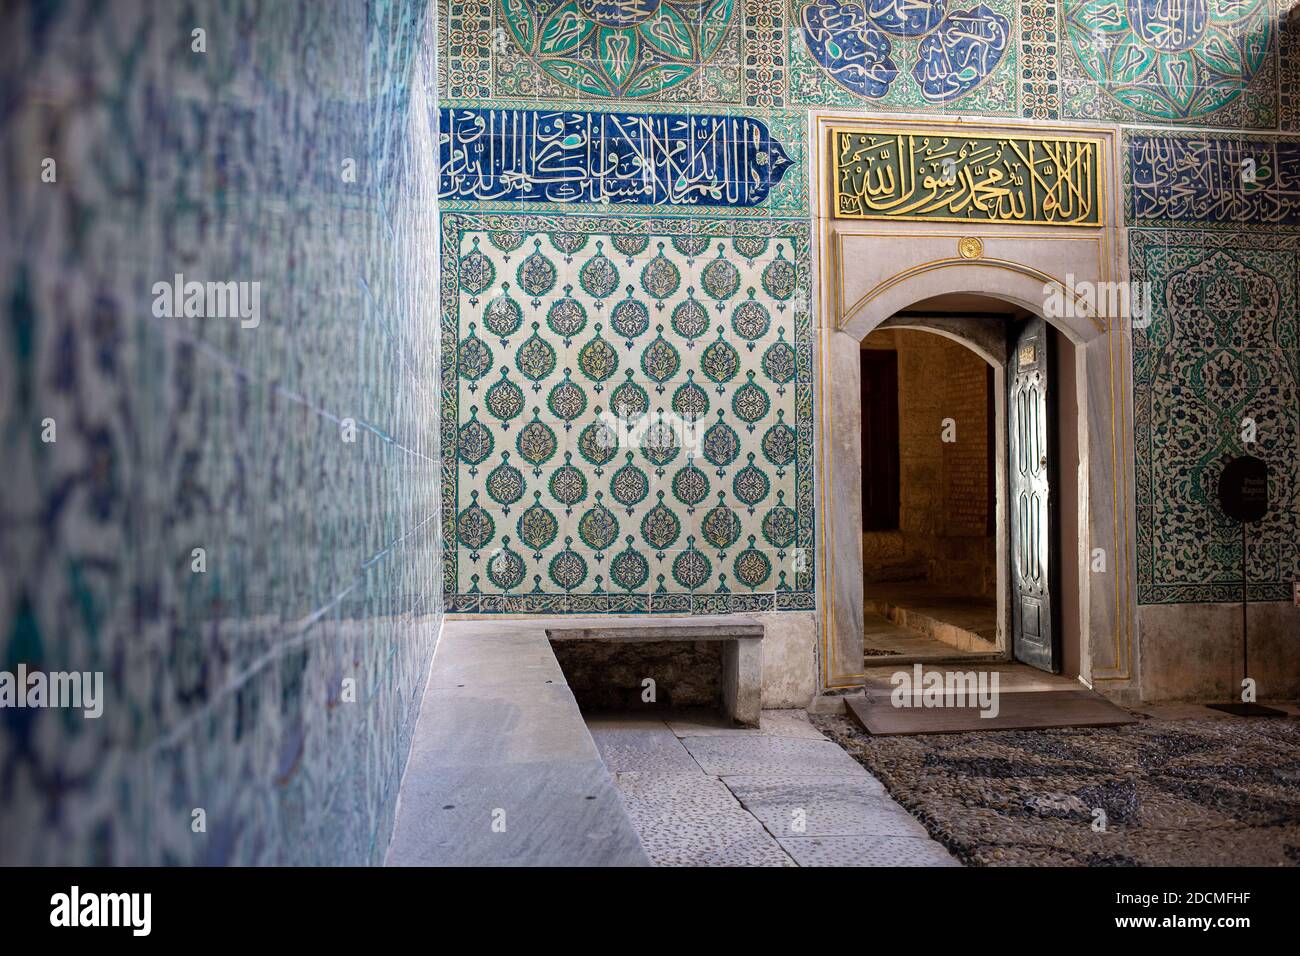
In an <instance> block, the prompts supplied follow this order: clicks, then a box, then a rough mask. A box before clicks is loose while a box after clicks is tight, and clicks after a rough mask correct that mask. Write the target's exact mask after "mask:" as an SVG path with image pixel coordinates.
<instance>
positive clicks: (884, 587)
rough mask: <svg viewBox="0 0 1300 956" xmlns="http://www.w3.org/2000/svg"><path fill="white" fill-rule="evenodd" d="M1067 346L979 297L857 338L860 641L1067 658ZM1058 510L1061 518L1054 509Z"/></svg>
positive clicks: (1073, 492)
mask: <svg viewBox="0 0 1300 956" xmlns="http://www.w3.org/2000/svg"><path fill="white" fill-rule="evenodd" d="M1076 358H1077V354H1076V352H1075V350H1074V348H1073V346H1072V344H1071V343H1070V341H1069V340H1068V339H1067V338H1066V337H1065V336H1063V335H1060V334H1059V333H1058V332H1057V331H1056V330H1055V329H1053V328H1052V327H1051V326H1050V325H1049V324H1048V323H1046V322H1045V321H1044V320H1043V319H1041V318H1039V317H1037V316H1034V315H1031V314H1030V313H1028V312H1025V311H1024V310H1023V309H1019V308H1017V307H1015V306H1013V305H1010V304H1009V303H1004V302H999V301H997V300H993V299H989V298H986V297H982V296H973V295H947V296H939V297H935V298H932V299H927V300H923V301H921V302H918V303H917V304H916V305H914V306H912V307H911V308H909V309H907V310H905V311H902V312H899V313H897V314H896V315H894V316H893V317H891V318H890V319H888V320H886V321H885V322H883V323H881V325H880V326H878V327H877V328H876V329H875V330H873V331H872V332H871V333H870V334H868V335H867V336H866V337H865V338H864V339H862V340H861V369H860V370H861V388H862V419H861V421H862V445H861V448H862V458H861V461H862V558H863V561H862V567H863V613H864V626H863V656H864V665H865V666H866V667H868V668H870V667H872V666H879V665H881V664H894V663H903V662H908V661H922V662H926V661H930V662H936V661H943V660H949V659H953V660H959V661H960V660H965V661H971V660H986V661H990V660H1015V661H1019V662H1022V663H1026V664H1030V665H1031V666H1033V667H1035V668H1038V669H1039V670H1045V671H1049V672H1053V673H1062V674H1065V675H1067V676H1071V677H1074V676H1077V675H1078V673H1079V634H1080V631H1079V627H1078V617H1079V594H1078V591H1077V589H1076V588H1072V587H1070V588H1063V587H1061V586H1060V581H1062V580H1065V581H1075V580H1077V576H1078V574H1079V571H1080V566H1079V547H1080V538H1079V534H1078V527H1077V517H1078V507H1079V487H1078V480H1077V476H1078V471H1079V462H1080V456H1079V434H1080V432H1079V408H1078V403H1077V400H1076V398H1075V395H1076V390H1077V378H1076V376H1077V369H1076V368H1075V362H1076ZM1063 515H1071V516H1073V517H1074V518H1075V519H1076V520H1075V521H1073V522H1071V521H1064V520H1062V516H1063Z"/></svg>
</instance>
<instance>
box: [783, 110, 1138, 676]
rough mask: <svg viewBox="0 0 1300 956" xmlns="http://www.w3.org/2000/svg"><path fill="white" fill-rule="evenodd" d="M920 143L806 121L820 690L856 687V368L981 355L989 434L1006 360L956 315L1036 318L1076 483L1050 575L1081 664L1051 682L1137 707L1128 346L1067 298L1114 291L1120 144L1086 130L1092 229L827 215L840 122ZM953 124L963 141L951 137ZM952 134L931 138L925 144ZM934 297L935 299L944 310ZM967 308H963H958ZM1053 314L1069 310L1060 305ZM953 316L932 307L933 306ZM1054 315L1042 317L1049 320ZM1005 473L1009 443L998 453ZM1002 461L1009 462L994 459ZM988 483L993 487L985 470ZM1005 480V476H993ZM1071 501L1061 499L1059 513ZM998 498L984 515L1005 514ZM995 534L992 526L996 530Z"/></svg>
mask: <svg viewBox="0 0 1300 956" xmlns="http://www.w3.org/2000/svg"><path fill="white" fill-rule="evenodd" d="M872 124H879V125H880V126H881V127H882V128H883V127H888V128H889V129H890V130H900V129H906V130H923V131H925V132H929V131H930V125H931V124H929V123H927V122H926V121H924V120H920V119H907V118H898V117H891V118H888V122H886V121H885V120H879V119H875V118H871V117H864V116H861V115H846V114H836V113H834V112H830V111H827V112H824V113H820V114H817V115H816V116H815V119H814V136H813V151H812V152H813V155H812V157H811V159H812V164H811V168H812V169H813V170H814V171H815V174H814V175H811V176H810V177H809V193H810V196H809V198H810V203H811V205H812V207H813V208H814V209H816V210H818V213H817V215H816V216H815V223H816V230H817V242H816V244H815V257H814V270H815V274H816V276H817V280H816V285H815V287H814V288H813V289H811V290H810V291H811V292H812V304H813V307H814V309H813V314H814V316H815V320H814V324H815V325H816V327H817V328H818V329H819V332H820V334H819V338H818V347H817V351H816V356H815V360H816V364H817V368H816V383H815V389H814V393H813V397H812V400H813V401H815V402H816V406H817V412H816V418H817V427H816V431H815V434H814V441H815V444H816V449H817V456H816V468H817V475H816V485H817V495H816V503H815V505H816V509H817V515H818V517H817V535H818V538H817V560H818V565H817V580H818V602H817V609H818V621H817V624H818V628H819V637H818V658H819V670H820V681H821V686H822V688H823V689H825V690H837V689H846V688H853V687H860V686H862V685H863V682H864V680H865V676H866V675H865V673H864V671H865V667H864V641H863V638H864V633H863V632H864V628H863V623H864V613H865V607H864V600H863V582H864V562H863V557H864V555H863V545H862V528H863V513H862V470H861V469H862V395H861V387H862V382H861V374H862V372H861V365H860V353H861V348H862V343H863V342H864V340H865V339H866V338H867V337H868V336H869V335H870V334H871V333H872V332H873V331H875V330H876V329H877V328H884V327H891V326H892V327H894V328H901V327H904V326H906V325H909V324H910V325H916V326H918V327H922V328H923V329H924V331H926V332H927V333H929V334H931V335H936V334H937V335H942V336H947V337H949V338H955V339H958V340H961V341H962V342H963V345H966V346H969V347H971V348H975V349H976V350H977V351H979V350H981V349H983V351H984V352H987V353H988V356H986V358H988V357H989V356H992V358H991V359H990V361H991V362H992V363H994V364H996V365H998V366H999V367H997V368H995V369H994V374H995V377H996V379H997V383H996V385H995V387H994V389H993V391H994V398H995V402H997V403H1000V404H999V407H998V409H997V421H998V422H1004V421H1005V419H1006V408H1005V404H1006V401H1007V395H1008V393H1007V381H1008V374H1009V372H1010V371H1011V370H1010V369H1009V368H1008V364H1007V359H1008V356H1007V352H1006V349H1007V345H1006V342H1005V339H1003V338H1002V337H1001V336H999V337H997V338H996V342H997V343H998V344H997V345H996V346H993V345H991V342H990V340H989V339H988V337H987V336H986V335H984V332H987V331H988V330H987V329H985V330H984V332H981V331H980V329H979V328H978V323H974V324H973V323H972V322H971V321H969V318H968V317H967V318H963V317H960V316H954V315H953V312H954V311H957V310H956V308H955V306H956V304H957V303H961V309H964V310H966V311H967V312H968V313H980V312H983V313H995V314H997V315H999V316H1001V317H1002V318H1000V320H999V321H1001V322H1003V323H1005V322H1006V316H1007V315H1009V314H1013V315H1014V316H1016V317H1018V318H1024V317H1029V316H1035V317H1037V318H1038V319H1040V320H1046V321H1047V322H1048V323H1049V324H1050V325H1051V327H1052V329H1053V330H1054V332H1053V333H1052V334H1053V335H1054V336H1055V339H1056V341H1058V342H1060V343H1061V345H1062V347H1061V349H1060V353H1061V354H1060V356H1058V371H1057V379H1058V385H1059V389H1058V396H1060V397H1061V398H1062V399H1063V401H1062V402H1060V403H1059V404H1058V408H1057V410H1056V412H1055V413H1054V416H1053V421H1054V422H1055V423H1056V425H1057V432H1058V438H1059V436H1060V435H1062V434H1064V433H1065V431H1066V430H1067V429H1072V430H1073V439H1072V440H1071V442H1070V444H1069V446H1068V447H1069V448H1070V449H1071V450H1072V451H1073V450H1075V449H1077V452H1075V454H1076V460H1072V461H1069V462H1062V463H1061V468H1062V470H1064V469H1067V468H1068V469H1069V472H1070V474H1071V475H1072V477H1073V480H1071V481H1067V482H1063V483H1062V484H1061V493H1060V495H1059V497H1060V504H1061V507H1062V513H1063V516H1062V518H1061V520H1060V529H1061V534H1062V536H1063V539H1062V543H1061V544H1060V545H1059V546H1058V550H1059V551H1060V555H1059V558H1060V560H1059V562H1058V567H1059V570H1060V573H1061V575H1062V576H1063V583H1062V587H1061V606H1060V607H1059V608H1057V609H1056V613H1057V614H1058V615H1059V616H1060V618H1061V619H1062V621H1063V625H1062V626H1063V628H1064V629H1065V632H1063V633H1062V637H1063V638H1065V640H1063V642H1062V646H1063V651H1064V652H1066V653H1067V654H1069V653H1073V651H1071V647H1072V643H1071V640H1070V639H1069V638H1067V637H1066V633H1068V631H1069V630H1071V629H1072V630H1073V632H1074V633H1075V634H1076V635H1077V638H1076V639H1075V640H1074V642H1073V646H1074V647H1077V663H1076V662H1074V661H1073V660H1070V659H1069V658H1068V657H1063V659H1062V661H1061V667H1062V670H1063V671H1065V672H1068V673H1072V674H1073V673H1077V675H1078V679H1079V681H1080V682H1082V683H1083V684H1085V685H1086V686H1089V687H1094V688H1095V689H1097V690H1100V691H1103V692H1104V693H1106V694H1107V695H1108V696H1111V697H1114V698H1116V699H1121V700H1123V699H1132V700H1136V699H1138V687H1139V679H1138V678H1139V675H1138V670H1137V668H1138V664H1139V661H1138V660H1137V656H1136V654H1135V651H1134V645H1135V642H1136V623H1137V609H1136V605H1135V596H1136V565H1135V562H1136V534H1137V529H1136V525H1135V519H1134V514H1133V501H1132V499H1133V495H1132V490H1133V488H1134V471H1133V469H1134V460H1133V438H1132V435H1133V425H1132V423H1133V403H1132V395H1131V392H1132V375H1133V370H1132V349H1131V331H1130V329H1129V328H1128V326H1127V324H1126V323H1125V321H1124V320H1123V317H1122V316H1121V315H1119V314H1116V313H1114V312H1113V311H1112V309H1111V307H1110V306H1109V305H1108V304H1107V303H1106V302H1104V301H1102V300H1101V299H1097V300H1094V301H1084V300H1083V299H1081V298H1080V297H1079V295H1078V291H1077V290H1078V289H1079V288H1080V287H1086V286H1088V285H1090V284H1091V285H1092V286H1093V287H1094V288H1096V289H1104V288H1114V287H1115V285H1116V284H1122V283H1123V282H1125V280H1126V279H1127V252H1126V234H1125V230H1124V227H1123V212H1122V209H1121V208H1120V203H1119V199H1118V193H1117V192H1116V191H1115V190H1114V189H1113V188H1112V187H1111V183H1112V182H1113V177H1112V176H1111V173H1110V171H1111V170H1114V169H1116V168H1118V167H1119V155H1120V140H1119V136H1118V133H1117V131H1116V130H1114V129H1111V128H1105V127H1089V128H1087V129H1086V130H1082V128H1080V129H1077V130H1073V131H1067V130H1065V128H1064V127H1062V128H1061V134H1062V135H1067V134H1069V133H1070V132H1073V133H1080V132H1085V133H1086V134H1087V135H1089V136H1093V137H1095V138H1096V139H1098V140H1099V141H1100V142H1101V143H1102V148H1101V152H1102V165H1103V167H1104V169H1103V170H1102V174H1101V183H1102V186H1101V188H1100V190H1099V192H1098V196H1099V202H1100V203H1101V207H1102V208H1101V214H1100V216H1099V219H1098V221H1097V222H1095V223H1092V224H1089V225H1079V226H1063V225H1061V224H1055V225H1035V224H1033V223H1028V222H1026V223H1016V222H1009V221H1007V222H987V223H984V222H980V223H975V222H960V221H944V222H940V221H935V220H928V221H922V220H919V219H908V218H907V217H901V218H890V219H889V220H888V221H869V220H861V219H858V220H855V219H851V218H841V217H840V216H838V215H837V213H836V210H835V207H834V203H833V188H832V186H833V183H834V177H833V170H834V168H835V156H836V154H835V153H834V150H833V149H832V148H831V146H832V142H833V139H834V133H835V131H836V130H842V129H844V128H845V127H846V126H849V125H860V126H862V127H863V128H871V127H872ZM964 129H965V127H963V130H964ZM1044 132H1051V131H1044V130H1043V129H1041V128H1039V127H1036V126H1032V125H1029V124H1017V123H1016V122H1014V121H1007V122H999V123H997V124H985V125H981V126H980V128H979V134H980V135H984V136H989V135H1008V136H1011V137H1015V136H1025V135H1041V134H1043V133H1044ZM950 134H951V135H958V136H960V135H965V133H964V132H963V131H958V130H950V129H947V128H945V129H942V130H937V133H936V135H940V136H944V135H950ZM940 300H942V301H940ZM963 300H964V301H963ZM1062 303H1064V304H1065V308H1064V309H1062V308H1059V306H1060V305H1061V304H1062ZM944 304H946V305H948V306H950V307H954V308H950V309H948V310H946V311H945V310H944V309H942V308H939V306H941V305H944ZM1054 306H1055V308H1054ZM995 447H996V449H997V452H996V453H997V454H999V455H1001V456H1003V458H1004V459H1005V453H1006V452H1005V448H1006V443H1005V441H1004V440H1002V439H1001V438H999V439H997V441H996V443H995ZM1003 464H1005V461H1004V462H1003ZM998 468H999V470H998V472H997V474H998V475H999V476H1005V468H1003V467H1002V466H998ZM1003 480H1005V478H1004V477H1003ZM1071 499H1072V500H1071ZM1005 501H1006V494H1005V491H1004V493H1003V494H1001V495H1000V496H999V497H998V499H997V500H996V501H995V505H994V507H995V508H998V509H1000V508H1002V507H1004V502H1005ZM999 527H1001V528H1005V527H1006V521H1005V516H1003V515H999ZM1005 539H1006V535H1005V534H1001V533H999V534H997V535H996V536H995V548H996V553H995V562H996V565H997V568H998V570H999V573H1002V574H1004V575H1005V573H1006V568H1007V559H1008V554H1007V550H1006V544H1005ZM997 590H998V596H997V600H998V602H999V605H998V608H997V614H996V617H997V622H998V626H999V627H1001V628H1002V630H1003V634H1002V636H1001V637H1000V638H999V639H1000V640H1001V641H1002V646H1001V647H1000V651H1001V652H1002V653H1004V654H1007V655H1010V653H1011V650H1010V649H1009V646H1008V639H1009V638H1010V623H1009V621H1010V605H1009V601H1008V593H1009V587H1008V584H1007V582H1006V581H1003V582H1000V583H999V586H998V589H997Z"/></svg>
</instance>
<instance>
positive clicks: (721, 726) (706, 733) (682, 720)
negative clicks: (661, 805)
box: [668, 710, 826, 740]
mask: <svg viewBox="0 0 1300 956" xmlns="http://www.w3.org/2000/svg"><path fill="white" fill-rule="evenodd" d="M668 727H669V729H671V730H672V732H673V733H675V734H676V735H677V736H678V737H752V736H754V735H755V733H757V735H758V736H760V737H795V738H800V739H804V740H825V739H826V736H825V734H823V733H822V732H821V731H820V730H818V729H817V728H816V727H814V726H813V725H812V724H811V723H810V722H809V721H808V714H807V713H806V712H805V711H802V710H765V711H763V713H762V716H761V717H760V718H759V725H758V730H757V731H755V730H754V729H753V728H749V727H735V726H733V725H732V724H731V722H730V721H729V720H727V719H726V718H724V717H721V716H718V715H714V714H699V715H695V714H691V715H684V716H682V717H679V718H676V719H669V720H668Z"/></svg>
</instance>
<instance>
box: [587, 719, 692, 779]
mask: <svg viewBox="0 0 1300 956" xmlns="http://www.w3.org/2000/svg"><path fill="white" fill-rule="evenodd" d="M591 736H592V739H593V740H595V741H596V749H597V750H599V751H600V756H601V759H602V760H604V761H605V766H606V767H608V768H609V772H610V773H624V772H627V771H635V770H657V771H660V772H699V769H700V767H699V765H698V764H697V763H696V762H695V761H694V760H692V759H691V755H690V754H689V753H687V752H686V748H685V747H683V746H682V744H681V742H680V741H679V740H678V739H677V735H676V734H674V733H673V732H672V731H671V730H669V729H668V728H667V727H666V726H662V725H661V726H660V728H659V729H657V730H653V729H637V730H623V729H618V730H615V729H612V728H608V727H605V728H594V729H592V732H591Z"/></svg>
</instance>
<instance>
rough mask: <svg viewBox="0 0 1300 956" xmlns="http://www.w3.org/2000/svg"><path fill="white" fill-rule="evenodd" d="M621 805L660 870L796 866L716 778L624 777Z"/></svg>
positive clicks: (620, 787)
mask: <svg viewBox="0 0 1300 956" xmlns="http://www.w3.org/2000/svg"><path fill="white" fill-rule="evenodd" d="M615 780H616V785H617V788H618V790H619V793H620V794H621V795H622V797H623V806H624V807H625V809H626V810H627V814H628V816H629V817H630V818H631V820H632V825H633V826H634V827H635V829H636V831H637V833H638V835H639V836H640V838H641V845H642V846H643V847H644V848H645V851H646V853H647V855H648V856H649V857H650V860H651V862H652V863H654V864H655V865H656V866H794V865H795V864H794V861H793V860H792V859H791V858H790V856H789V855H788V854H787V853H786V852H785V851H784V850H782V849H781V847H780V845H779V844H778V843H777V841H776V840H775V839H774V838H773V837H772V835H771V834H770V833H768V832H767V831H766V830H765V829H763V826H762V824H760V823H759V822H758V821H757V820H756V819H755V818H754V817H753V816H752V815H751V814H750V813H748V812H747V811H746V810H745V809H744V808H743V807H741V806H740V804H739V803H738V802H737V801H736V798H735V797H733V796H732V795H731V791H730V790H728V789H727V788H726V786H724V785H723V784H722V783H721V781H719V780H717V779H716V778H713V777H710V776H707V775H706V774H703V773H700V772H698V771H697V772H696V773H690V774H688V773H644V772H642V773H620V774H618V775H617V777H616V778H615Z"/></svg>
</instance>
